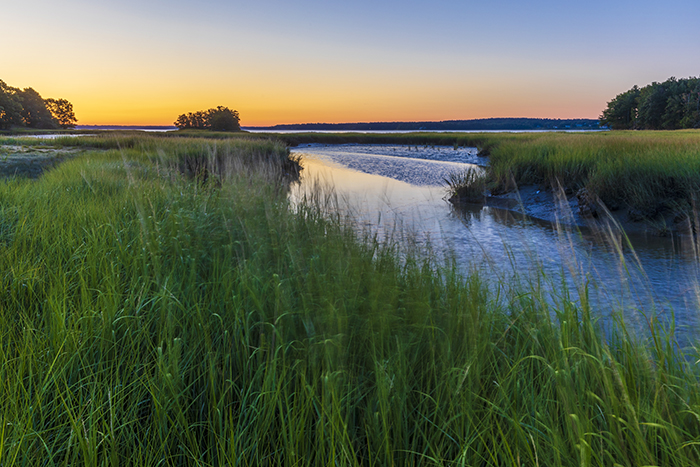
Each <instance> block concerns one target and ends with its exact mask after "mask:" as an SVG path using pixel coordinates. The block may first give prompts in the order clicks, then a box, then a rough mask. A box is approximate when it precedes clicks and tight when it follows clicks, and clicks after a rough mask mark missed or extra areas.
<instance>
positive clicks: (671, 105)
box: [600, 77, 700, 130]
mask: <svg viewBox="0 0 700 467" xmlns="http://www.w3.org/2000/svg"><path fill="white" fill-rule="evenodd" d="M600 123H601V125H608V126H609V127H611V128H612V129H614V130H618V129H619V130H621V129H639V130H675V129H680V128H698V127H700V78H693V77H691V78H681V79H676V78H673V77H671V78H669V79H668V80H666V81H664V82H663V83H657V82H653V83H651V84H649V85H647V86H644V87H643V88H639V87H637V86H634V87H632V89H630V90H629V91H625V92H623V93H622V94H618V95H617V96H616V97H615V99H613V100H611V101H610V102H608V107H607V108H606V109H605V110H603V114H602V115H601V116H600Z"/></svg>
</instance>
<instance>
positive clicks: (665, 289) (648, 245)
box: [291, 145, 700, 340]
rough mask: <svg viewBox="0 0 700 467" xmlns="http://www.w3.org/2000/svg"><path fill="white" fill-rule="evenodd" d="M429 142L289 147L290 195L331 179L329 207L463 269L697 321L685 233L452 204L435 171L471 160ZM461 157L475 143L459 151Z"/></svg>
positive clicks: (599, 305)
mask: <svg viewBox="0 0 700 467" xmlns="http://www.w3.org/2000/svg"><path fill="white" fill-rule="evenodd" d="M419 149H420V148H419ZM428 149H430V151H432V152H430V153H429V155H428V157H429V158H426V157H409V156H408V155H407V154H406V152H408V151H403V153H402V155H399V156H397V155H393V154H396V152H397V151H392V150H391V147H390V146H389V147H387V148H384V149H383V148H382V146H379V145H375V146H371V147H369V148H361V147H360V148H358V147H356V148H349V147H348V146H343V147H319V148H314V147H306V148H303V149H297V150H296V152H297V153H299V154H303V160H302V165H303V166H304V171H303V173H302V180H301V183H300V184H299V185H298V186H297V187H295V188H294V189H293V192H292V194H291V196H292V199H293V200H295V201H298V200H300V199H302V198H304V197H312V196H318V193H322V192H324V193H329V190H328V188H329V187H332V192H333V193H334V194H333V196H332V197H331V198H332V202H331V203H328V205H329V206H331V207H330V209H333V210H334V211H335V212H337V213H341V214H347V215H349V216H351V217H352V218H354V219H356V220H357V222H358V225H359V226H360V228H365V229H374V231H375V232H377V233H378V234H379V235H380V237H381V236H382V235H387V236H388V235H391V234H393V233H396V232H409V234H408V235H409V236H410V238H411V239H412V241H414V242H415V243H416V245H418V246H422V247H424V248H426V249H427V248H432V249H433V250H434V251H436V252H443V253H445V252H447V253H446V254H447V255H454V258H455V260H456V261H457V262H458V264H460V265H462V266H463V267H464V269H465V271H466V270H471V269H477V270H480V271H482V272H483V273H484V274H486V275H488V276H494V277H496V278H498V279H500V280H501V281H502V283H506V284H515V285H517V284H518V283H520V284H522V283H523V282H525V283H526V285H527V287H534V288H538V287H539V288H544V289H546V290H547V293H548V294H549V295H550V296H553V297H556V298H558V299H567V300H568V299H571V300H573V301H579V300H581V298H582V295H585V296H586V297H587V299H589V300H590V302H591V303H592V305H593V306H594V309H595V310H596V312H597V313H598V314H599V317H600V318H601V319H603V320H606V319H607V317H608V316H609V314H610V313H611V312H612V311H614V310H618V309H623V310H626V313H625V319H626V320H627V322H628V324H631V325H633V326H636V327H637V328H638V329H644V328H645V326H646V317H645V316H650V315H651V314H657V315H658V316H659V317H660V318H661V319H662V320H664V321H666V322H671V320H673V319H675V323H676V325H677V327H678V330H679V332H680V335H681V336H683V339H682V340H685V339H686V338H690V337H691V336H692V335H693V334H694V332H695V331H697V329H698V324H699V323H698V303H699V296H698V291H699V290H700V287H699V284H698V277H700V274H699V272H700V271H699V270H698V260H697V245H696V244H695V243H694V242H693V241H692V239H690V238H676V239H668V238H659V237H653V236H643V235H637V236H631V237H629V238H627V237H624V236H623V235H622V234H620V233H619V232H618V231H616V230H615V229H614V227H611V228H609V229H608V228H603V229H598V230H590V229H586V228H573V227H567V226H566V225H565V224H562V225H557V224H552V223H550V222H545V221H539V220H536V219H532V218H529V217H527V216H524V215H522V214H518V213H515V212H512V211H509V210H504V209H499V208H496V207H489V206H486V207H484V206H476V205H475V206H469V207H466V208H465V209H460V210H456V209H453V208H452V206H451V205H450V204H449V203H448V202H447V201H446V200H445V199H444V198H445V194H446V193H445V188H444V187H443V186H442V185H441V182H442V178H443V176H442V175H443V174H445V173H449V171H451V170H455V169H463V168H466V167H468V166H469V165H467V164H466V163H465V162H457V161H454V160H451V161H448V162H442V161H439V160H437V159H436V157H437V156H436V154H437V155H438V156H439V154H440V153H439V152H438V151H434V149H433V148H428ZM383 151H384V152H391V154H382V152H383ZM449 151H452V148H449V149H443V154H450V152H449ZM419 154H420V151H419V150H414V155H419ZM454 155H455V154H453V156H454ZM422 156H425V155H422ZM469 157H476V156H475V152H474V153H473V154H471V155H468V156H466V157H464V159H463V160H465V161H466V160H469ZM426 163H428V164H427V165H426ZM323 187H326V189H325V191H324V189H323ZM314 193H315V194H314ZM565 217H566V213H565V212H564V213H562V218H565ZM554 302H556V300H553V303H554Z"/></svg>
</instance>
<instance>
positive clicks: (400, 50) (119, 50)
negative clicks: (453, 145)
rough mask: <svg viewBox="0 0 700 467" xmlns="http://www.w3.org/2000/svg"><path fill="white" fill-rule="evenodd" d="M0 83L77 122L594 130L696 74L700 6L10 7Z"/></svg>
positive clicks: (496, 0)
mask: <svg viewBox="0 0 700 467" xmlns="http://www.w3.org/2000/svg"><path fill="white" fill-rule="evenodd" d="M0 11H2V21H0V24H2V27H0V41H1V42H2V44H4V45H3V47H0V79H1V80H3V81H5V83H7V84H8V85H10V86H14V87H18V88H26V87H32V88H34V89H35V90H36V91H38V92H39V93H40V94H41V95H42V97H44V98H48V97H53V98H65V99H68V100H69V101H70V102H72V103H73V106H74V110H75V114H76V117H77V118H78V124H83V125H90V124H92V125H95V124H115V125H129V124H133V125H171V124H172V123H173V122H174V121H175V119H176V118H177V116H178V115H179V114H182V113H186V112H194V111H197V110H206V109H208V108H212V107H216V106H218V105H222V106H226V107H229V108H231V109H235V110H238V112H239V113H240V116H241V125H243V126H261V125H274V124H287V123H314V122H326V123H342V122H377V121H440V120H462V119H473V118H490V117H533V118H598V117H599V115H600V114H601V112H602V110H603V109H604V108H605V106H606V104H607V102H608V101H610V100H611V99H613V98H614V97H615V96H616V95H617V94H619V93H621V92H624V91H626V90H628V89H629V88H631V87H632V86H633V85H635V84H636V85H639V86H643V85H646V84H649V83H651V82H653V81H659V82H660V81H665V80H666V79H668V78H669V77H671V76H675V77H677V78H684V77H689V76H698V75H700V47H698V43H699V42H700V41H699V40H700V27H698V25H697V19H698V18H699V17H700V2H698V1H697V0H666V1H665V2H659V1H653V2H652V1H649V0H636V1H628V0H606V1H599V0H589V1H584V0H580V1H575V2H571V1H567V0H558V1H549V0H531V1H522V0H520V1H516V0H486V1H485V0H478V1H472V0H461V1H458V0H449V1H448V0H433V1H432V2H427V1H425V0H424V1H421V2H417V1H413V0H402V1H395V0H373V1H369V0H353V1H344V2H341V1H332V0H331V1H329V0H326V1H321V0H298V1H295V2H290V1H288V0H287V1H282V0H257V1H254V2H243V1H238V0H217V1H211V0H209V1H208V0H202V1H196V2H195V1H192V0H187V1H185V0H169V1H164V0H121V1H119V2H116V1H104V0H63V1H61V2H56V1H55V0H21V1H19V0H0Z"/></svg>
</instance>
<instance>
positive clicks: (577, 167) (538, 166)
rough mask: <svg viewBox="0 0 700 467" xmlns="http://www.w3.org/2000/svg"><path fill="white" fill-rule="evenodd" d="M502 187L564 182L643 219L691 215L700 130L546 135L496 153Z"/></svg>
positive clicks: (495, 175)
mask: <svg viewBox="0 0 700 467" xmlns="http://www.w3.org/2000/svg"><path fill="white" fill-rule="evenodd" d="M490 153H491V157H490V162H491V169H490V173H491V177H492V180H493V182H494V183H495V184H496V185H497V186H499V187H505V186H507V185H508V184H509V182H510V181H511V180H514V181H515V182H516V183H517V184H520V185H523V184H543V185H550V184H551V185H554V186H557V184H561V185H562V186H563V187H565V188H568V189H570V190H572V191H576V190H578V189H580V188H586V189H587V190H588V192H590V193H592V194H594V195H595V196H597V197H598V198H600V199H601V200H602V201H603V202H604V203H605V204H606V205H608V206H609V207H612V208H613V209H616V208H618V207H626V206H627V207H631V208H632V209H634V210H636V211H638V212H639V214H641V215H642V216H643V217H654V216H656V215H658V214H661V213H664V212H671V213H677V214H679V215H684V216H688V215H689V214H690V213H691V212H692V209H691V208H692V205H693V203H694V200H695V199H696V198H697V195H698V193H700V132H698V131H676V132H617V131H615V132H604V133H584V134H566V133H543V134H538V135H536V136H534V137H529V139H527V140H519V139H512V140H510V141H506V142H503V143H501V144H498V145H496V146H494V147H493V148H492V150H491V152H490Z"/></svg>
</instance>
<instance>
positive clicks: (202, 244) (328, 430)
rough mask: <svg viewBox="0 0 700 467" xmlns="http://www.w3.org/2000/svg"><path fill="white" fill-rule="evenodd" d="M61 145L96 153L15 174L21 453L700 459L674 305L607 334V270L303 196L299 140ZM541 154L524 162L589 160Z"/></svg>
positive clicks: (174, 457) (4, 193) (532, 143)
mask: <svg viewBox="0 0 700 467" xmlns="http://www.w3.org/2000/svg"><path fill="white" fill-rule="evenodd" d="M623 136H624V135H623ZM581 137H582V138H585V137H586V136H581ZM438 138H442V136H439V137H438ZM484 138H487V137H484ZM488 138H490V137H488ZM493 138H494V142H493V146H492V149H491V157H492V166H493V167H494V173H495V174H498V173H501V172H498V171H497V170H500V169H498V167H500V166H499V162H498V161H499V160H503V159H501V158H505V154H506V150H507V148H508V147H509V146H508V145H507V144H508V142H507V141H499V142H498V144H496V142H495V138H496V137H493ZM512 138H520V139H521V141H520V142H521V143H522V144H524V145H525V147H526V148H539V147H541V146H538V144H544V142H542V141H541V142H540V143H538V142H537V141H536V138H535V137H520V136H514V137H512ZM528 138H531V139H530V140H528ZM548 138H553V139H552V140H546V141H545V142H546V143H547V145H548V146H547V147H553V148H559V149H557V150H559V151H564V149H563V147H564V145H563V143H558V142H557V138H558V136H556V135H555V136H551V137H548ZM596 138H601V139H602V138H609V136H600V137H599V136H595V137H593V138H591V139H590V140H589V141H596ZM695 138H696V137H695V135H688V140H681V141H680V142H679V141H677V140H675V139H674V138H671V140H672V141H671V142H669V143H668V144H666V145H665V146H664V144H661V143H659V144H660V145H661V146H659V147H667V148H669V147H679V148H683V147H685V145H687V144H691V143H690V142H693V141H695ZM503 139H504V140H507V139H511V137H510V136H505V137H503ZM576 141H578V140H576ZM613 141H615V140H613ZM634 141H637V143H634ZM632 142H633V143H634V144H636V146H635V145H634V144H633V147H639V151H640V154H645V151H647V149H646V147H647V146H649V145H651V146H653V144H655V143H652V142H651V141H649V142H648V143H649V144H646V143H643V142H638V140H634V139H633V141H632ZM9 144H10V143H8V145H9ZM11 144H12V145H16V144H17V142H16V141H14V142H12V143H11ZM600 144H602V146H600V147H603V148H604V147H606V146H605V145H606V144H609V143H608V142H607V140H601V141H600ZM618 144H621V145H626V144H631V143H628V142H625V141H624V138H623V142H621V143H618ZM692 144H695V143H694V142H693V143H692ZM42 145H43V146H45V147H53V148H61V147H63V148H66V147H73V148H81V149H84V150H85V152H84V153H83V154H81V155H80V156H78V157H75V158H71V159H69V160H67V161H65V162H64V163H63V164H61V165H60V166H58V167H57V168H55V169H53V170H51V171H49V172H47V173H46V174H44V176H42V177H41V178H39V179H38V180H27V179H22V178H18V177H17V178H13V179H11V180H6V181H3V182H2V183H0V250H1V251H2V254H0V270H2V271H4V272H3V275H2V281H3V282H2V288H1V289H0V417H2V427H1V428H0V462H2V464H3V465H47V466H49V465H78V464H82V465H173V466H176V465H183V466H184V465H202V466H214V465H251V466H253V465H513V466H520V465H615V464H619V465H630V466H631V465H688V466H690V465H697V464H698V462H700V449H699V448H698V446H699V441H700V385H699V384H698V377H699V376H700V371H699V370H698V367H697V365H696V362H697V360H698V358H699V357H700V356H698V355H697V352H696V351H695V349H694V347H689V348H680V347H679V346H677V343H676V341H675V340H674V338H673V334H672V333H671V332H670V331H671V330H670V329H665V328H663V327H662V326H660V325H659V323H658V321H657V320H656V319H655V318H654V316H652V315H650V316H648V317H647V318H648V334H647V335H648V336H650V337H649V338H644V337H640V336H636V335H633V334H631V333H630V332H628V329H627V327H626V324H625V322H624V319H623V318H622V317H621V315H619V316H618V318H617V319H616V320H615V321H614V326H612V327H611V329H609V330H608V332H607V334H606V335H603V332H602V331H601V330H600V329H599V327H598V324H597V322H596V314H597V311H598V310H596V309H594V308H593V307H592V306H591V304H590V303H589V301H588V300H587V290H588V287H589V284H587V283H585V282H584V283H581V284H579V287H578V289H577V292H576V295H575V296H573V295H569V294H567V293H562V294H558V295H555V296H549V295H548V294H547V292H546V291H545V290H544V289H542V288H540V287H538V286H537V284H536V283H521V284H519V285H518V286H517V287H516V286H515V285H516V284H517V282H514V283H503V282H498V281H494V280H492V279H491V278H489V277H484V276H483V275H481V274H479V273H476V272H474V273H466V274H462V273H460V271H459V269H458V268H457V267H456V265H454V264H450V263H449V262H447V263H445V262H443V261H442V260H439V258H438V257H437V256H431V255H425V254H417V253H416V252H415V251H413V250H412V249H411V248H409V247H407V246H406V245H404V244H403V243H401V242H398V241H391V238H388V239H383V240H382V241H378V239H377V238H376V237H372V236H363V235H362V234H361V233H359V232H358V231H357V230H356V229H354V228H352V226H350V225H348V224H347V223H346V222H345V221H344V220H343V219H342V218H340V217H338V216H335V217H334V216H328V215H326V214H325V213H324V212H323V211H322V210H321V209H320V207H319V206H317V205H316V204H314V202H313V200H312V199H308V200H306V202H303V203H300V204H297V205H296V206H295V208H294V209H290V205H289V200H288V197H287V190H286V188H285V187H286V184H285V182H284V174H285V173H286V172H287V168H286V167H289V164H290V161H289V153H288V150H287V148H286V145H285V144H283V143H281V142H279V141H271V140H250V139H248V137H247V136H246V137H244V138H239V139H223V140H210V139H206V138H198V139H191V138H181V137H180V138H173V137H154V136H137V135H126V136H123V137H118V138H116V137H114V136H103V137H91V138H65V139H58V140H53V141H46V142H43V143H42ZM674 145H676V146H674ZM584 146H585V145H584V144H583V143H581V144H580V145H578V143H577V144H574V145H573V146H572V147H574V148H583V147H584ZM0 147H1V146H0ZM594 147H595V146H594ZM600 147H599V149H598V150H594V151H593V153H598V152H601V151H602V149H600ZM667 150H668V151H671V149H667ZM528 151H529V152H528ZM579 151H583V149H579V150H575V151H574V154H579ZM647 152H648V153H650V154H651V153H652V152H654V153H655V152H656V151H647ZM525 153H527V154H531V155H533V157H534V158H535V159H536V160H542V161H543V162H542V164H539V165H535V167H536V168H535V169H533V171H526V172H523V171H522V169H521V171H518V168H519V167H521V165H519V164H520V162H518V161H519V159H516V160H515V161H514V162H513V163H512V165H511V167H512V169H511V173H512V174H515V176H516V177H526V176H527V177H533V178H532V179H533V180H535V181H536V180H539V178H538V175H536V174H539V173H544V174H549V173H550V172H548V170H549V169H547V167H560V168H561V169H562V170H564V171H565V172H566V171H568V170H570V168H567V167H569V166H568V165H567V164H561V159H560V158H557V157H543V154H556V151H555V152H554V153H549V152H544V151H543V150H536V149H532V150H525ZM581 154H582V155H581V157H580V159H576V161H578V162H576V163H575V164H574V166H573V167H591V166H589V165H587V164H588V163H590V161H589V158H587V156H586V155H585V154H586V153H585V152H581ZM610 157H612V156H610ZM188 160H189V161H202V162H201V164H204V165H203V166H204V167H207V168H209V167H214V166H212V165H207V164H210V162H204V161H218V162H216V164H217V165H216V167H218V169H217V170H214V171H212V170H209V169H207V170H208V172H207V173H208V174H209V176H208V177H206V178H202V177H197V176H196V174H197V173H199V171H198V170H195V171H194V175H195V176H192V174H191V173H189V172H188V171H187V170H183V161H188ZM604 160H605V159H604ZM650 164H651V163H650ZM195 165H196V163H195ZM613 167H615V166H614V164H613ZM645 167H647V170H649V169H648V167H656V166H655V165H648V166H645ZM584 172H585V175H582V176H581V178H580V179H577V180H581V183H584V182H585V181H589V180H590V179H591V177H592V174H594V173H597V172H596V171H595V170H589V171H588V172H586V171H581V172H580V173H582V174H584ZM503 173H506V171H505V170H504V172H503ZM567 173H568V172H567ZM573 173H579V172H576V171H574V172H573ZM545 179H546V178H545ZM593 179H594V180H597V179H596V178H593ZM494 180H499V179H498V178H494ZM555 279H556V278H555ZM528 284H529V285H528Z"/></svg>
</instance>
